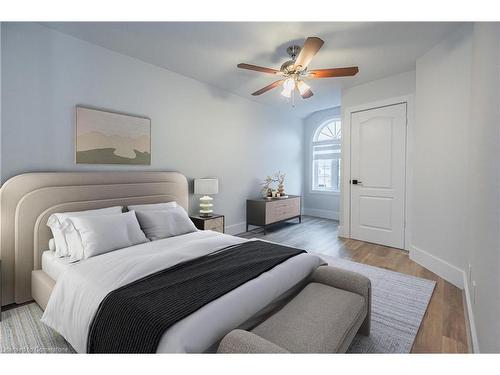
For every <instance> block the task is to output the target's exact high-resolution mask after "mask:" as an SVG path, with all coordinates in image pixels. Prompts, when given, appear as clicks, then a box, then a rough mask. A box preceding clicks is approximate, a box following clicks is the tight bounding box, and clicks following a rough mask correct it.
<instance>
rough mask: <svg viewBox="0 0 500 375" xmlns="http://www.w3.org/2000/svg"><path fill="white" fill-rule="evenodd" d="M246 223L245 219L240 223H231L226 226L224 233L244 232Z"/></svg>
mask: <svg viewBox="0 0 500 375" xmlns="http://www.w3.org/2000/svg"><path fill="white" fill-rule="evenodd" d="M246 226H247V223H246V222H245V221H243V222H241V223H236V224H231V225H227V226H226V234H231V235H233V236H234V235H236V234H241V233H245V231H246Z"/></svg>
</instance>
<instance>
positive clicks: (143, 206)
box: [127, 201, 177, 212]
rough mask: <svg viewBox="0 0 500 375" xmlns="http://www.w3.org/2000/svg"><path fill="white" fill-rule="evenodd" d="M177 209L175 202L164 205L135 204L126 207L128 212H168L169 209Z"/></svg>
mask: <svg viewBox="0 0 500 375" xmlns="http://www.w3.org/2000/svg"><path fill="white" fill-rule="evenodd" d="M174 207H177V202H175V201H172V202H165V203H151V204H136V205H133V206H128V207H127V208H128V210H129V211H135V212H137V211H146V210H147V211H150V210H155V211H157V210H168V209H169V208H174Z"/></svg>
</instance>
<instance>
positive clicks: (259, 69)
mask: <svg viewBox="0 0 500 375" xmlns="http://www.w3.org/2000/svg"><path fill="white" fill-rule="evenodd" d="M237 67H238V68H241V69H248V70H255V71H256V72H262V73H268V74H278V73H279V72H280V71H279V70H276V69H271V68H264V67H262V66H257V65H251V64H245V63H241V64H238V65H237Z"/></svg>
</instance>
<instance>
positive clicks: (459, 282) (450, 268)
mask: <svg viewBox="0 0 500 375" xmlns="http://www.w3.org/2000/svg"><path fill="white" fill-rule="evenodd" d="M410 259H411V260H413V261H414V262H417V263H418V264H420V265H421V266H423V267H425V268H427V269H428V270H429V271H431V272H434V273H435V274H436V275H438V276H439V277H442V278H443V279H445V280H446V281H448V282H449V283H452V284H453V285H455V286H456V287H457V288H460V289H464V286H465V285H464V277H463V273H464V271H463V270H461V269H460V268H458V267H455V266H454V265H453V264H450V263H448V262H446V261H444V260H442V259H440V258H438V257H436V256H434V255H432V254H430V253H428V252H427V251H424V250H422V249H419V248H418V247H416V246H413V245H411V246H410Z"/></svg>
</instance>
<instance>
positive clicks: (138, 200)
mask: <svg viewBox="0 0 500 375" xmlns="http://www.w3.org/2000/svg"><path fill="white" fill-rule="evenodd" d="M173 200H175V201H177V203H179V204H180V205H181V206H183V207H184V208H185V209H186V210H187V208H188V207H187V206H188V186H187V180H186V177H185V176H184V175H182V174H181V173H178V172H60V173H27V174H22V175H19V176H16V177H13V178H11V179H10V180H8V181H7V182H5V184H4V185H3V186H2V188H1V189H0V210H1V215H0V257H1V259H2V283H1V285H2V305H6V304H10V303H14V302H15V303H23V302H26V301H30V300H31V299H32V297H31V272H32V270H36V269H40V268H41V254H42V252H43V251H44V250H46V249H47V248H48V241H49V239H50V238H51V232H50V229H49V228H48V227H47V225H46V223H47V219H48V217H49V216H50V215H51V214H52V213H54V212H67V211H81V210H90V209H95V208H103V207H110V206H127V205H131V204H144V203H159V202H168V201H173Z"/></svg>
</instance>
